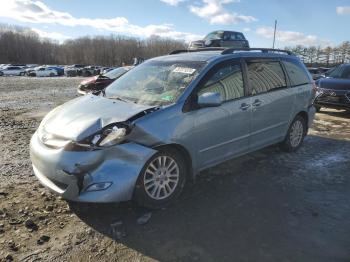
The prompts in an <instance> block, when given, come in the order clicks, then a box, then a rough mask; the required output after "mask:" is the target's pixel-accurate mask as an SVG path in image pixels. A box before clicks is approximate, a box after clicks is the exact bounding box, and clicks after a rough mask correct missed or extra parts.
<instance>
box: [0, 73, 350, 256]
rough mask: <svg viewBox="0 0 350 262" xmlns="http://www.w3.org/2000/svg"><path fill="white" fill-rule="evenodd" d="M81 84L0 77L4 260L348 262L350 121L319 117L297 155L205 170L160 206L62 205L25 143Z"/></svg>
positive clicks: (274, 152)
mask: <svg viewBox="0 0 350 262" xmlns="http://www.w3.org/2000/svg"><path fill="white" fill-rule="evenodd" d="M79 81H81V79H79V78H52V79H48V78H40V79H37V78H25V77H12V78H7V77H1V78H0V141H1V144H0V152H1V154H0V261H6V257H7V259H8V260H11V259H13V260H14V261H153V260H159V261H327V262H328V261H350V222H349V221H350V220H349V217H350V204H349V203H350V190H349V187H350V172H349V170H350V114H346V113H344V112H342V111H331V110H329V111H326V110H324V111H323V112H322V113H320V114H317V116H316V121H315V125H314V127H313V129H312V130H310V132H309V136H308V137H307V138H306V140H305V144H304V146H303V147H302V148H301V149H300V150H299V151H298V152H297V153H294V154H286V153H282V152H281V151H280V150H279V149H278V148H277V147H270V148H267V149H264V150H261V151H259V152H255V153H252V154H249V155H247V156H244V157H241V158H239V159H236V160H233V161H229V162H227V163H225V164H222V165H220V166H218V167H216V168H212V169H210V170H208V171H206V172H204V173H203V174H202V175H201V176H200V177H199V179H198V180H197V183H196V184H194V185H191V186H189V187H188V188H187V190H186V192H185V193H184V195H183V196H182V197H181V199H180V200H179V201H178V202H177V203H176V204H175V205H173V206H172V207H171V208H168V209H165V210H161V211H157V212H155V211H152V212H150V211H149V210H145V209H142V208H138V207H136V206H134V205H133V204H132V203H124V204H122V205H116V204H113V205H71V206H70V207H69V206H68V205H67V203H66V202H65V201H63V200H61V199H59V198H58V197H56V196H54V195H51V194H50V193H48V191H47V190H45V189H44V188H42V187H41V186H40V185H39V183H38V182H37V180H36V179H35V177H34V176H33V172H32V169H31V165H30V161H29V156H28V154H29V152H28V144H29V139H30V137H31V134H32V133H33V132H34V131H35V129H36V128H37V126H38V124H39V121H40V119H41V118H42V117H43V115H44V114H45V113H46V112H47V111H48V110H49V109H51V108H53V107H55V106H56V105H58V104H61V103H63V102H64V101H67V100H69V99H71V98H73V97H75V96H76V90H75V88H76V86H77V84H78V83H79ZM150 215H151V218H150V219H149V221H148V223H146V224H143V225H140V222H142V221H140V220H138V219H139V218H140V217H141V218H146V217H147V216H148V217H149V216H150ZM146 220H147V219H146ZM111 225H112V226H111Z"/></svg>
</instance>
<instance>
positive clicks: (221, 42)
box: [188, 31, 249, 50]
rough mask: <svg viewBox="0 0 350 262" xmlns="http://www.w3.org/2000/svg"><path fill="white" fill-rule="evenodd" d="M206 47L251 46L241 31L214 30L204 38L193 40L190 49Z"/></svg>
mask: <svg viewBox="0 0 350 262" xmlns="http://www.w3.org/2000/svg"><path fill="white" fill-rule="evenodd" d="M205 47H230V48H234V47H236V48H249V42H248V40H247V39H246V38H245V36H244V35H243V33H241V32H235V31H214V32H212V33H210V34H208V35H207V36H206V37H204V39H202V40H197V41H192V42H191V43H190V44H189V47H188V49H190V50H193V49H198V48H205Z"/></svg>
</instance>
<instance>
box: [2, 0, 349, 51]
mask: <svg viewBox="0 0 350 262" xmlns="http://www.w3.org/2000/svg"><path fill="white" fill-rule="evenodd" d="M0 7H1V8H0V23H8V24H15V25H21V26H26V27H29V28H32V29H33V30H35V31H36V32H37V33H39V34H40V35H41V36H43V37H51V38H55V39H58V40H59V41H64V40H65V39H69V38H75V37H79V36H85V35H109V34H112V33H114V34H123V35H129V36H135V37H139V38H144V37H149V36H151V35H159V36H163V37H171V38H175V39H185V40H186V41H190V40H193V39H198V38H201V37H203V36H204V35H206V34H207V33H209V32H211V31H214V30H218V29H225V30H234V31H242V32H244V34H245V35H246V37H247V38H248V40H249V41H250V43H251V46H254V47H270V46H271V45H272V37H273V25H274V20H275V19H277V20H278V34H277V47H285V46H290V45H296V44H303V45H322V46H325V45H337V44H339V43H341V42H342V41H345V40H350V0H318V1H314V0H195V1H191V0H127V1H125V0H124V1H121V0H92V1H87V0H38V1H36V0H0Z"/></svg>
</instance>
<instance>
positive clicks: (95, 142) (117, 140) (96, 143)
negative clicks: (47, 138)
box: [65, 123, 130, 151]
mask: <svg viewBox="0 0 350 262" xmlns="http://www.w3.org/2000/svg"><path fill="white" fill-rule="evenodd" d="M129 132H130V128H129V126H128V125H125V124H120V123H118V124H112V125H109V126H106V127H105V128H103V129H102V130H101V131H99V132H97V133H95V134H94V135H92V136H89V137H87V138H85V139H84V140H82V141H79V142H71V143H70V144H69V145H67V146H66V147H65V150H67V151H91V150H98V149H101V148H103V147H109V146H114V145H117V144H121V143H123V142H124V141H125V137H126V135H127V134H128V133H129Z"/></svg>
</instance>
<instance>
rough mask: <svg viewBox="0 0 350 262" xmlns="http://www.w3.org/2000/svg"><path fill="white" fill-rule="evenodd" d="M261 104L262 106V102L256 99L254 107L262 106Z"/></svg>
mask: <svg viewBox="0 0 350 262" xmlns="http://www.w3.org/2000/svg"><path fill="white" fill-rule="evenodd" d="M261 104H262V101H261V100H259V99H256V100H255V101H254V103H253V106H255V107H257V106H260V105H261Z"/></svg>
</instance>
